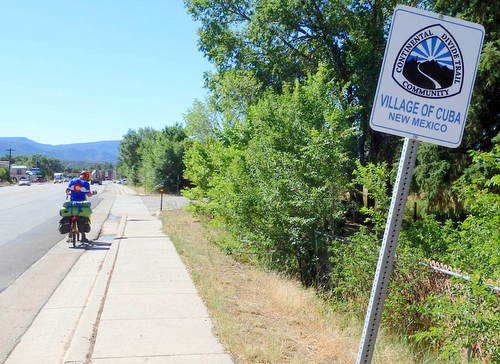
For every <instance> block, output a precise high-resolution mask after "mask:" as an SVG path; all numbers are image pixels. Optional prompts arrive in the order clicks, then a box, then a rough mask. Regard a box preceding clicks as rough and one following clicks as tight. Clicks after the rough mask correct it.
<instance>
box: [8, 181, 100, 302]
mask: <svg viewBox="0 0 500 364" xmlns="http://www.w3.org/2000/svg"><path fill="white" fill-rule="evenodd" d="M66 186H67V184H66V183H64V184H52V183H44V184H32V185H31V186H8V187H0V292H1V291H3V290H4V289H5V288H7V287H8V286H9V285H10V284H11V283H12V282H13V281H14V280H15V279H16V278H17V277H18V276H19V275H21V274H22V273H23V272H24V271H25V270H26V269H28V268H29V267H30V266H31V265H32V264H33V263H35V262H36V261H37V260H38V259H40V258H41V257H42V256H43V255H44V254H45V253H46V252H47V251H48V250H49V249H50V248H51V247H52V246H54V245H55V244H56V243H57V242H58V241H60V240H61V239H62V238H63V236H62V235H61V234H60V233H59V231H58V230H57V228H58V222H59V219H60V217H59V208H60V207H61V205H62V203H63V202H64V201H65V199H66V196H65V189H66ZM92 189H93V190H97V191H98V192H99V191H100V190H101V189H102V186H97V185H93V186H92ZM100 200H101V199H100V198H99V194H98V195H97V196H94V197H91V201H92V207H93V208H94V207H96V206H97V205H98V204H99V202H100Z"/></svg>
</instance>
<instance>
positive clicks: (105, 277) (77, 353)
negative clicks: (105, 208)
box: [62, 216, 127, 364]
mask: <svg viewBox="0 0 500 364" xmlns="http://www.w3.org/2000/svg"><path fill="white" fill-rule="evenodd" d="M126 221H127V217H126V216H122V218H121V220H120V225H119V226H118V232H117V240H116V241H115V244H112V245H111V248H110V250H109V252H108V254H106V258H105V259H104V262H103V263H102V265H101V267H100V270H99V272H98V274H97V277H96V279H95V282H94V286H93V288H92V290H91V291H90V293H89V296H88V299H87V304H86V305H85V308H84V309H83V311H82V314H81V316H80V319H79V322H78V323H77V326H76V329H75V331H74V333H73V337H72V338H71V343H70V345H69V348H68V350H67V351H66V354H65V355H64V359H63V361H62V362H63V363H64V364H85V363H89V362H90V359H91V357H92V352H93V350H94V344H95V339H96V336H97V329H98V326H99V321H100V317H101V314H102V310H103V307H104V302H105V300H106V294H107V292H108V287H109V284H110V281H111V277H112V275H113V270H114V267H115V262H116V257H117V256H118V251H119V249H120V241H121V238H122V237H123V234H124V231H125V226H126Z"/></svg>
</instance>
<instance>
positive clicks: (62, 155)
mask: <svg viewBox="0 0 500 364" xmlns="http://www.w3.org/2000/svg"><path fill="white" fill-rule="evenodd" d="M119 145H120V141H119V140H109V141H102V142H92V143H75V144H60V145H51V144H41V143H37V142H35V141H33V140H31V139H28V138H22V137H13V138H11V137H0V155H5V154H6V153H7V152H6V149H9V148H12V149H14V150H15V151H14V152H13V155H20V154H24V155H33V154H42V155H45V156H47V157H53V158H57V159H60V160H62V161H82V162H111V163H116V161H117V160H118V147H119Z"/></svg>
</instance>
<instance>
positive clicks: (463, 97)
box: [370, 5, 484, 148]
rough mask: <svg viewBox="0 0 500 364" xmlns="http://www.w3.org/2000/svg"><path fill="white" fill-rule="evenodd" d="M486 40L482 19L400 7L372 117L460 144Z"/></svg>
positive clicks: (390, 128) (431, 139)
mask: <svg viewBox="0 0 500 364" xmlns="http://www.w3.org/2000/svg"><path fill="white" fill-rule="evenodd" d="M483 39H484V28H483V26H482V25H480V24H475V23H471V22H468V21H464V20H461V19H456V18H450V17H446V16H443V15H440V14H436V13H431V12H428V11H424V10H420V9H416V8H412V7H409V6H404V5H399V6H397V7H396V9H395V10H394V15H393V18H392V25H391V30H390V33H389V38H388V41H387V46H386V49H385V57H384V62H383V64H382V70H381V71H380V77H379V81H378V87H377V92H376V94H375V100H374V104H373V109H372V114H371V118H370V126H371V127H372V129H374V130H377V131H381V132H384V133H388V134H394V135H399V136H403V137H408V138H413V139H417V140H421V141H425V142H428V143H432V144H438V145H442V146H446V147H451V148H456V147H458V146H459V145H460V143H461V141H462V135H463V131H464V127H465V121H466V119H467V111H468V109H469V103H470V99H471V96H472V89H473V86H474V80H475V78H476V69H477V65H478V62H479V56H480V53H481V48H482V44H483Z"/></svg>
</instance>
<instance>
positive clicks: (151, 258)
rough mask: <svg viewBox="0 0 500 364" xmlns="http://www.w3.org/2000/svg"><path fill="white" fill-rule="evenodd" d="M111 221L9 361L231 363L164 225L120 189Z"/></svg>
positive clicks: (53, 297)
mask: <svg viewBox="0 0 500 364" xmlns="http://www.w3.org/2000/svg"><path fill="white" fill-rule="evenodd" d="M120 188H121V191H122V194H120V195H118V196H117V198H116V201H115V204H114V206H113V207H112V209H111V216H110V221H109V224H108V226H107V228H105V229H104V230H103V232H104V234H109V233H110V232H114V235H108V236H101V238H100V239H99V240H98V242H97V243H96V245H95V248H96V249H94V250H92V249H89V250H88V251H86V252H85V253H84V254H83V255H82V257H81V258H80V260H79V261H78V264H76V265H75V267H74V268H73V269H72V271H71V272H70V274H68V276H67V277H66V278H65V280H64V281H63V282H62V283H61V285H60V286H59V287H58V289H57V290H56V292H55V293H54V295H53V296H52V297H51V299H50V300H49V301H48V302H47V304H46V305H45V307H44V308H43V309H42V310H41V312H40V314H39V315H38V316H37V318H36V319H35V321H34V322H33V324H32V326H31V327H30V329H29V330H28V331H27V332H26V334H25V335H24V336H23V338H22V339H21V341H20V343H19V344H18V345H17V347H16V348H15V350H14V351H13V352H12V353H11V355H10V356H9V358H8V359H7V361H6V363H7V364H19V363H47V364H54V363H68V364H69V363H95V364H111V363H117V364H125V363H131V364H132V363H133V364H135V363H181V364H183V363H199V364H201V363H203V364H205V363H207V364H209V363H214V364H215V363H217V364H226V363H227V364H229V363H232V360H231V357H230V356H229V355H228V354H227V353H226V352H225V350H224V348H223V347H222V346H221V344H220V343H219V342H218V340H217V338H216V337H215V336H214V334H213V332H212V323H211V320H210V317H209V315H208V312H207V310H206V308H205V306H204V304H203V302H202V300H201V299H200V297H199V296H198V294H197V292H196V288H195V287H194V285H193V283H192V281H191V278H190V277H189V274H188V272H187V270H186V268H185V266H184V264H183V263H182V261H181V259H180V257H179V256H178V254H177V252H176V251H175V248H174V246H173V244H172V242H171V241H170V239H169V238H168V237H167V236H166V235H165V234H164V233H163V232H162V230H161V221H160V220H159V219H157V218H156V217H153V216H151V213H150V212H149V211H148V210H147V208H146V207H145V206H144V204H143V203H142V201H141V199H140V197H139V196H137V195H135V194H133V193H132V192H131V190H129V189H126V188H123V187H120Z"/></svg>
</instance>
